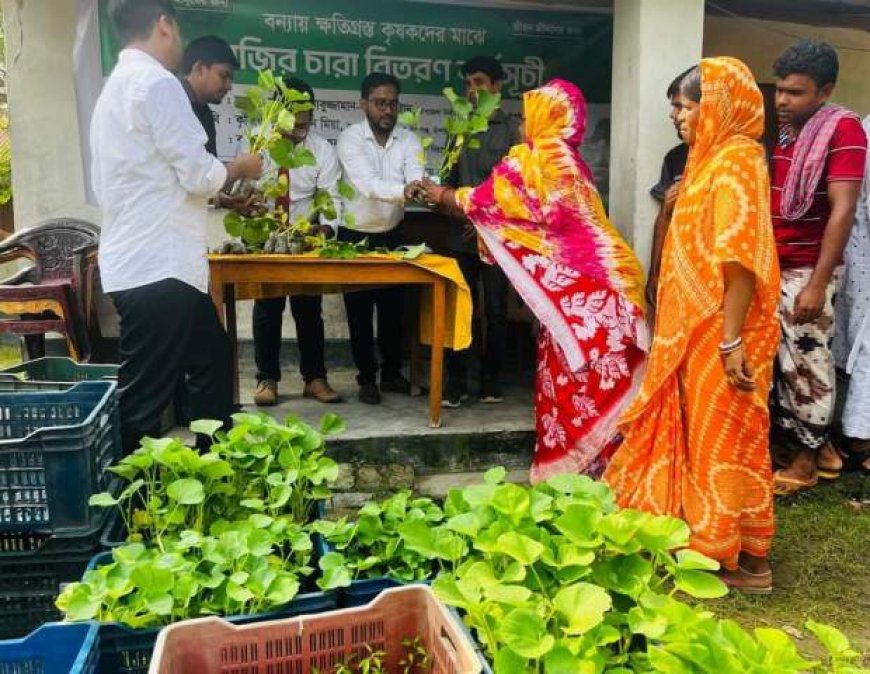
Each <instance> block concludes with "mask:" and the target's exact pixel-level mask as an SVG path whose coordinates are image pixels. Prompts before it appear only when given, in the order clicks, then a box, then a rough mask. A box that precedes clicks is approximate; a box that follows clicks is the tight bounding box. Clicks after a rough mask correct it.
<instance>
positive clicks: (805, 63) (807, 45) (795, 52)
mask: <svg viewBox="0 0 870 674" xmlns="http://www.w3.org/2000/svg"><path fill="white" fill-rule="evenodd" d="M839 72H840V59H839V58H838V57H837V51H836V50H835V49H834V48H833V47H832V46H831V45H829V44H828V43H827V42H818V41H816V40H801V41H800V42H798V43H797V44H795V45H792V46H791V47H789V48H788V49H786V50H785V51H784V52H783V53H782V55H781V56H780V57H779V58H778V59H776V61H774V63H773V73H774V74H775V75H776V76H777V77H778V78H780V79H783V78H785V77H788V76H789V75H807V76H808V77H811V78H812V79H813V81H814V82H815V83H816V86H817V87H818V88H819V89H821V88H822V87H824V86H825V85H827V84H836V83H837V75H838V74H839Z"/></svg>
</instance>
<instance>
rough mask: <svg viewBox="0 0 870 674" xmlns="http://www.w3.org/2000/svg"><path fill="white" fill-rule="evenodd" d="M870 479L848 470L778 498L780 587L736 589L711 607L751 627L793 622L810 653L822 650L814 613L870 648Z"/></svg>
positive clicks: (776, 572) (776, 570) (776, 571)
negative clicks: (767, 591)
mask: <svg viewBox="0 0 870 674" xmlns="http://www.w3.org/2000/svg"><path fill="white" fill-rule="evenodd" d="M868 485H870V481H868V480H867V478H865V477H863V476H861V475H857V474H848V475H845V476H844V477H842V478H841V479H840V480H837V481H836V482H833V483H830V484H821V485H820V486H819V487H817V488H816V489H813V490H811V491H809V492H805V493H804V494H800V495H798V496H794V497H791V498H788V499H777V503H776V525H777V532H776V537H775V539H774V543H773V552H772V555H771V564H772V565H773V583H774V592H773V594H772V595H770V596H767V597H764V596H760V597H759V596H755V597H753V596H749V595H741V594H739V593H731V594H730V595H729V596H728V597H725V598H724V599H720V600H718V601H716V602H710V608H711V609H712V610H714V611H715V612H716V613H717V614H718V615H721V616H723V617H729V618H733V619H734V620H736V621H738V622H740V623H741V624H742V625H744V626H745V627H748V628H752V627H758V626H770V627H779V628H785V629H786V630H787V631H788V632H790V633H791V634H792V636H795V637H797V639H798V644H799V647H800V648H801V649H802V650H804V651H806V653H807V654H809V655H819V654H820V650H819V648H818V647H817V646H816V643H815V641H814V640H813V638H812V635H810V634H809V633H808V632H807V630H806V629H804V622H805V621H806V619H807V618H813V619H814V620H817V621H820V622H824V623H829V624H831V625H833V626H835V627H837V628H839V629H841V630H842V631H843V632H845V633H846V635H847V636H848V637H849V639H850V640H851V641H852V646H853V647H854V648H855V650H857V651H860V652H862V653H867V652H870V621H868V619H867V616H868V615H870V564H868V560H867V553H868V542H870V487H868ZM801 635H804V636H805V639H801Z"/></svg>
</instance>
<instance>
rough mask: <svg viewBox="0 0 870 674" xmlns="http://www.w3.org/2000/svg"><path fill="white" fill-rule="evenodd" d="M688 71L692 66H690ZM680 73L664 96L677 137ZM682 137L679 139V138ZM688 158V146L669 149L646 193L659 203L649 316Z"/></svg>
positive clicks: (648, 293) (649, 281)
mask: <svg viewBox="0 0 870 674" xmlns="http://www.w3.org/2000/svg"><path fill="white" fill-rule="evenodd" d="M689 70H691V68H690V69H689ZM689 70H686V71H685V72H682V73H680V74H679V75H677V77H676V78H675V79H674V81H673V82H671V84H670V86H669V87H668V91H667V98H668V100H669V101H670V102H671V111H670V115H669V116H670V118H671V122H672V123H673V125H674V128H675V129H676V131H677V137H678V138H680V129H679V126H678V125H677V115H678V114H679V113H680V110H681V108H682V95H681V94H680V82H682V81H683V77H685V76H686V74H687V73H688V72H689ZM680 139H681V140H682V138H680ZM688 157H689V146H688V145H686V144H685V143H680V144H679V145H677V146H676V147H673V148H671V149H670V150H669V151H668V153H667V154H666V155H665V159H664V161H663V162H662V173H661V177H660V178H659V181H658V182H657V183H656V184H655V185H653V186H652V189H650V191H649V193H650V194H651V195H652V197H653V199H655V200H656V201H658V202H659V204H660V205H659V212H658V215H657V216H656V220H655V224H654V225H653V242H652V254H651V256H650V265H649V277H648V279H647V282H646V300H647V302H648V304H649V315H650V318H651V319H652V317H653V315H654V312H655V305H656V293H657V292H658V285H659V268H660V266H661V260H662V247H663V246H664V243H665V234H667V232H668V225H670V223H671V214H672V213H673V210H674V204H675V203H676V201H677V195H678V194H679V188H680V180H682V178H683V172H684V171H685V170H686V160H687V159H688Z"/></svg>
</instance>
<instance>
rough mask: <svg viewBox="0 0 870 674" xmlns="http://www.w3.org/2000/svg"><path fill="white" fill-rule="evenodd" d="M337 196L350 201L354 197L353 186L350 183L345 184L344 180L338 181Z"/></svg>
mask: <svg viewBox="0 0 870 674" xmlns="http://www.w3.org/2000/svg"><path fill="white" fill-rule="evenodd" d="M338 194H339V195H340V196H341V198H342V199H347V200H348V201H350V200H351V199H353V198H354V197H355V196H356V190H354V189H353V186H352V185H351V184H350V183H348V182H345V181H344V180H339V181H338Z"/></svg>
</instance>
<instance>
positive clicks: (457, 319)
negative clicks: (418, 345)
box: [236, 253, 472, 350]
mask: <svg viewBox="0 0 870 674" xmlns="http://www.w3.org/2000/svg"><path fill="white" fill-rule="evenodd" d="M305 256H306V257H316V254H315V253H311V254H306V255H305ZM300 257H302V256H300ZM356 259H357V260H359V259H369V260H372V259H381V260H391V261H394V262H403V263H405V264H410V265H414V266H416V267H420V268H422V269H426V270H427V271H429V272H432V273H433V274H437V275H438V276H442V277H444V278H445V279H447V281H448V283H447V296H446V302H445V307H446V315H445V317H444V346H445V347H447V348H449V349H456V350H461V349H467V348H468V347H469V346H470V345H471V313H472V303H471V292H470V291H469V289H468V285H467V284H466V283H465V278H464V277H463V276H462V271H461V270H460V269H459V265H458V264H457V263H456V260H454V259H453V258H449V257H444V256H442V255H421V256H419V257H417V258H415V259H413V260H406V259H403V258H402V257H401V255H399V254H390V253H366V254H365V255H360V256H359V257H358V258H356ZM355 261H356V260H342V264H347V265H353V264H354V263H355ZM372 287H376V286H372ZM344 290H345V288H343V287H342V286H340V285H334V284H316V283H306V284H304V285H295V284H293V285H291V284H283V283H239V284H236V299H237V300H250V299H259V298H267V297H283V296H286V295H327V294H333V293H340V292H343V291H344ZM420 302H421V306H420V340H421V341H422V342H423V343H424V344H431V343H432V311H433V298H432V287H431V286H428V285H427V286H424V290H423V292H422V293H421V298H420Z"/></svg>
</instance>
